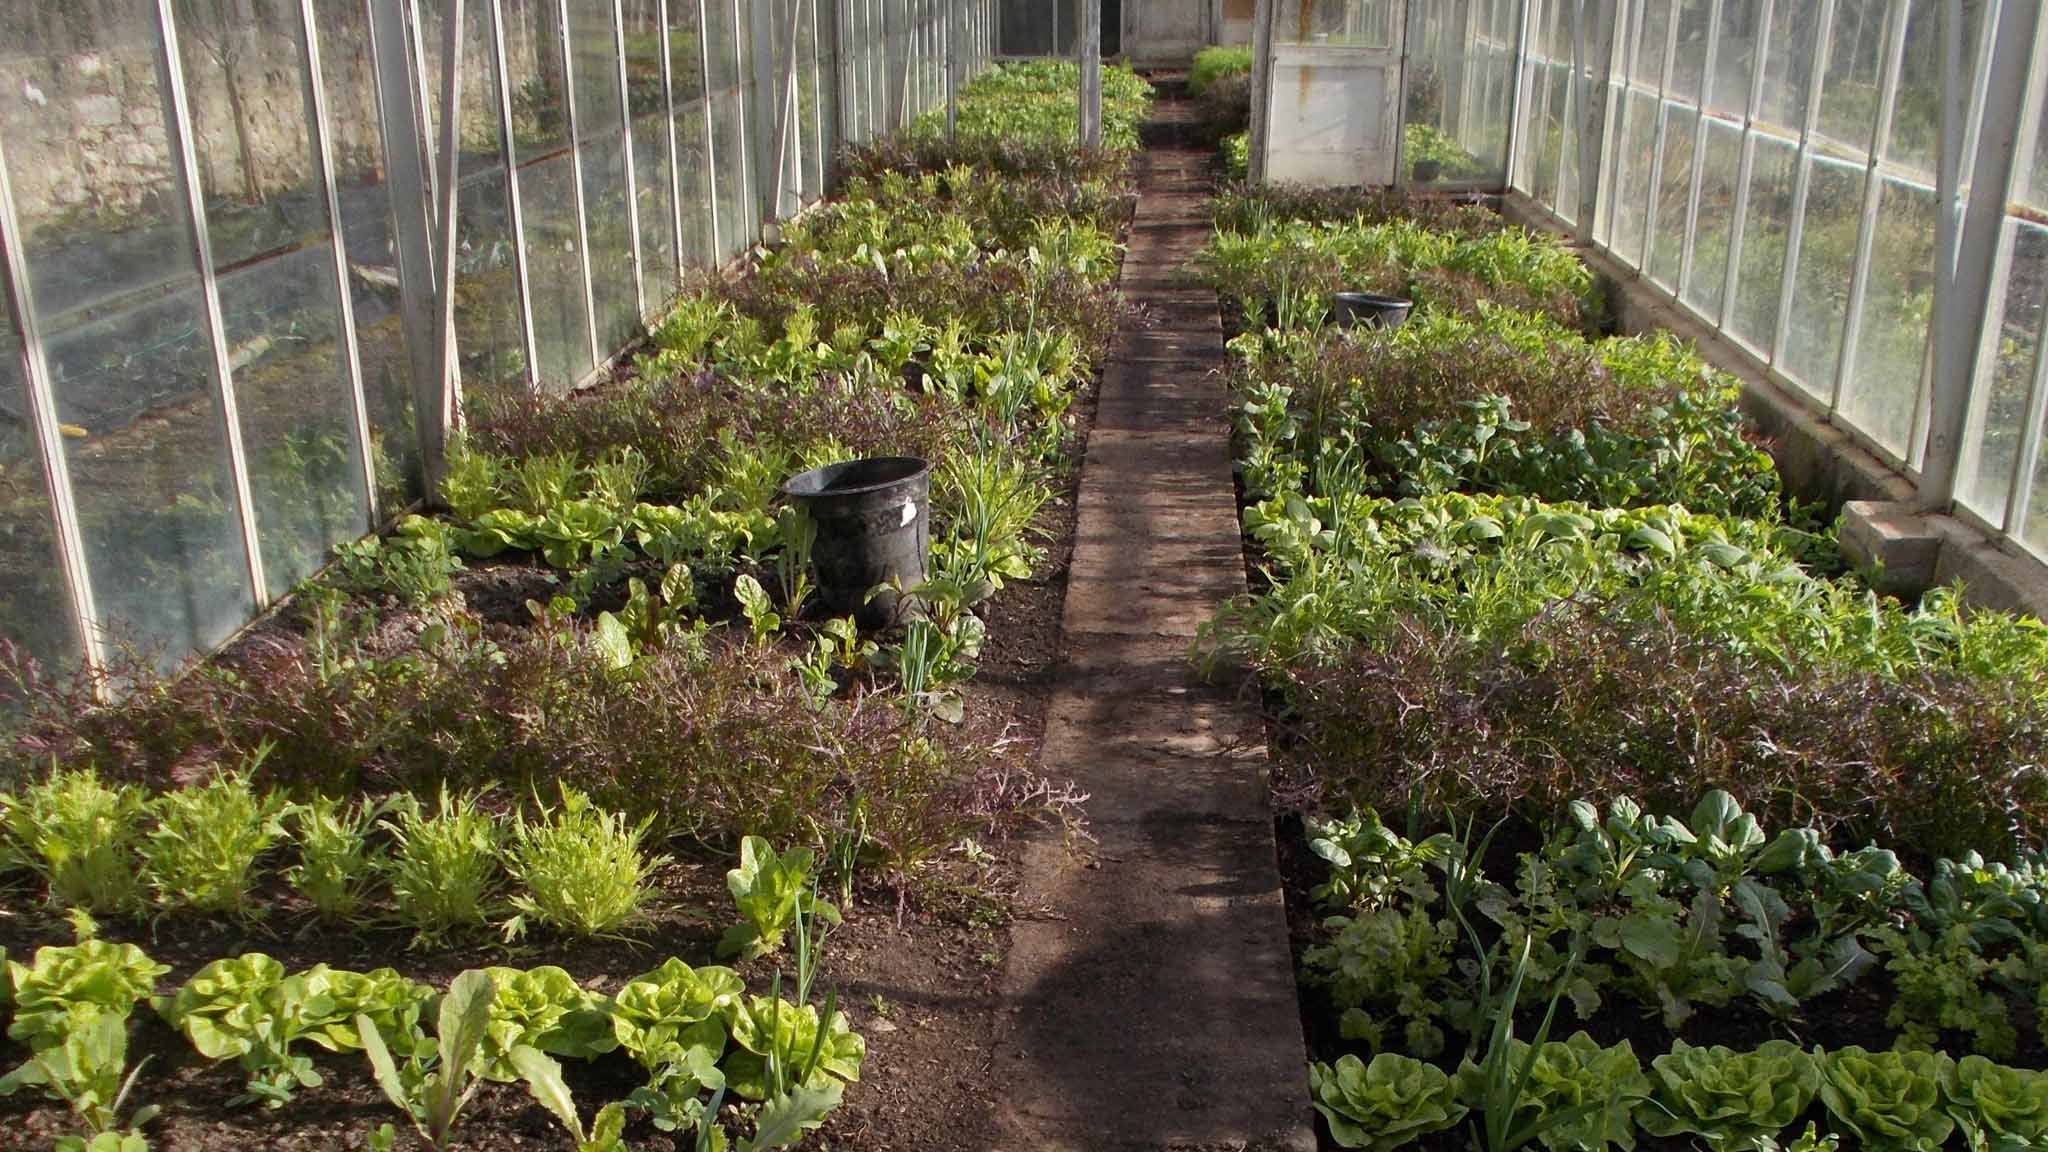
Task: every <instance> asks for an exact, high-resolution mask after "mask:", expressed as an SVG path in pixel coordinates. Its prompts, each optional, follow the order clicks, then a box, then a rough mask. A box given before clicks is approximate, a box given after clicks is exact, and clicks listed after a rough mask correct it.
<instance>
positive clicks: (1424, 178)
mask: <svg viewBox="0 0 2048 1152" xmlns="http://www.w3.org/2000/svg"><path fill="white" fill-rule="evenodd" d="M1443 174H1444V162H1443V161H1441V160H1417V161H1416V162H1415V182H1416V183H1417V184H1433V183H1435V182H1436V178H1437V177H1439V176H1441V175H1443Z"/></svg>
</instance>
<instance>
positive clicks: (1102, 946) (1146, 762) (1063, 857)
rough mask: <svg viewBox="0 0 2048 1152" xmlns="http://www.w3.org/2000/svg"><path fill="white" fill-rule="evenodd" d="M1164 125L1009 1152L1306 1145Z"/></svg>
mask: <svg viewBox="0 0 2048 1152" xmlns="http://www.w3.org/2000/svg"><path fill="white" fill-rule="evenodd" d="M1155 115H1156V116H1157V117H1158V119H1159V120H1160V121H1163V123H1155V124H1154V125H1149V126H1148V133H1147V135H1148V138H1156V137H1159V136H1164V137H1166V138H1167V139H1168V141H1169V142H1168V143H1163V144H1162V143H1155V144H1152V145H1151V146H1149V147H1148V148H1147V149H1146V151H1145V152H1144V154H1143V158H1142V160H1141V164H1142V171H1141V181H1140V185H1139V188H1140V192H1139V200H1138V208H1137V219H1136V223H1135V227H1134V230H1133V233H1132V237H1131V243H1130V250H1129V253H1128V255H1127V256H1126V258H1125V261H1124V267H1123V279H1122V287H1123V291H1124V294H1125V298H1126V304H1127V308H1126V311H1125V319H1124V321H1123V323H1122V327H1121V329H1120V331H1119V333H1118V336H1117V340H1116V345H1115V348H1114V351H1113V353H1112V355H1111V357H1110V361H1109V364H1108V367H1107V370H1106V373H1105V376H1104V380H1103V384H1102V393H1101V399H1100V403H1099V407H1098V411H1097V415H1096V424H1095V429H1094V432H1093V433H1092V435H1091V436H1090V439H1089V443H1088V454H1087V460H1086V463H1085V464H1084V465H1083V469H1082V472H1081V484H1080V497H1079V505H1080V507H1079V512H1080V519H1079V527H1078V530H1077V535H1076V539H1075V549H1074V558H1073V566H1072V568H1071V570H1070V573H1069V577H1068V587H1067V600H1066V607H1065V615H1064V621H1063V627H1064V639H1065V645H1064V646H1065V652H1064V657H1063V662H1062V664H1061V665H1060V667H1059V669H1058V671H1057V678H1056V680H1055V689H1054V695H1053V698H1052V701H1051V704H1050V708H1049V711H1048V715H1047V720H1046V731H1045V744H1044V748H1043V761H1044V767H1045V769H1046V771H1047V772H1048V773H1049V774H1050V775H1052V776H1053V777H1055V778H1059V777H1069V778H1072V779H1073V780H1074V781H1076V782H1077V783H1078V784H1079V785H1080V786H1081V787H1082V788H1083V789H1085V790H1086V791H1087V792H1089V793H1090V796H1091V799H1090V801H1089V803H1088V814H1089V821H1090V830H1091V832H1092V833H1093V835H1094V837H1095V842H1094V843H1093V844H1084V845H1078V846H1068V845H1063V844H1061V843H1058V842H1048V843H1039V844H1034V845H1032V846H1031V847H1030V849H1029V850H1028V851H1027V854H1026V858H1025V862H1024V880H1023V890H1022V892H1020V894H1019V899H1018V902H1017V908H1018V923H1017V924H1016V925H1015V929H1014V936H1013V946H1012V950H1011V953H1010V957H1009V960H1008V966H1007V968H1006V969H1005V971H1004V977H1003V984H1004V993H1005V996H1006V998H1007V1000H1008V1002H1009V1003H1010V1004H1011V1005H1012V1006H1013V1014H1014V1015H1013V1019H1012V1020H1011V1021H1010V1025H1009V1028H1008V1031H1007V1033H1006V1035H1005V1037H1004V1040H1003V1042H1002V1043H1001V1045H1000V1046H999V1048H998V1051H997V1053H996V1059H995V1064H994V1071H995V1073H996V1078H997V1080H998V1082H1001V1083H1005V1084H1007V1085H1008V1089H1007V1091H1006V1092H1005V1093H1004V1094H1003V1096H1002V1098H1000V1099H999V1100H995V1101H991V1102H990V1103H991V1105H992V1108H993V1109H994V1110H995V1111H996V1112H997V1113H998V1115H997V1120H998V1125H997V1127H998V1132H999V1135H998V1144H997V1147H999V1148H1000V1149H1003V1150H1004V1152H1025V1150H1027V1149H1028V1150H1031V1152H1041V1150H1077V1152H1078V1150H1084V1149H1085V1150H1088V1152H1110V1150H1119V1149H1131V1150H1136V1149H1219V1150H1220V1149H1233V1150H1243V1152H1252V1150H1267V1149H1289V1150H1295V1149H1299V1150H1304V1152H1308V1150H1312V1149H1314V1147H1315V1141H1314V1138H1313V1136H1312V1135H1311V1130H1310V1128H1309V1107H1308V1100H1307V1084H1306V1067H1305V1060H1306V1058H1305V1056H1304V1048H1303V1044H1302V1035H1301V1025H1300V1019H1299V1016H1298V1014H1297V1008H1296V998H1295V987H1294V974H1293V968H1292V964H1291V961H1290V957H1289V952H1288V941H1287V921H1286V915H1285V909H1284V906H1283V902H1282V896H1281V887H1280V874H1279V871H1278V868H1277V865H1276V863H1275V854H1274V845H1273V822H1272V817H1271V814H1270V812H1269V810H1268V807H1267V792H1266V751H1265V747H1264V730H1263V725H1262V722H1261V719H1260V716H1259V711H1258V706H1257V702H1256V701H1255V700H1253V699H1251V698H1249V697H1246V696H1244V695H1242V694H1240V693H1238V692H1235V691H1233V690H1231V689H1229V688H1227V687H1223V688H1219V687H1218V686H1215V685H1209V684H1204V683H1203V682H1202V680H1201V678H1200V676H1199V675H1198V674H1197V673H1196V671H1195V670H1194V668H1193V667H1191V665H1190V663H1189V660H1188V655H1189V649H1190V646H1191V643H1192V641H1193V639H1194V637H1195V633H1196V630H1197V629H1198V628H1199V627H1200V625H1201V624H1202V622H1203V621H1205V620H1206V619H1208V618H1209V616H1210V614H1211V613H1212V612H1213V611H1214V610H1215V608H1216V606H1217V605H1218V604H1219V603H1221V602H1222V601H1223V600H1224V599H1226V598H1227V597H1229V596H1232V595H1234V594H1237V593H1240V592H1242V591H1244V587H1245V577H1244V557H1243V552H1242V545H1241V542H1240V538H1239V535H1238V524H1237V503H1236V498H1235V494H1234V490H1233V487H1232V482H1231V460H1230V443H1229V429H1230V421H1229V413H1228V403H1227V397H1226V393H1225V389H1224V383H1223V380H1222V378H1221V375H1220V373H1219V372H1218V369H1219V368H1220V367H1221V366H1222V363H1223V355H1224V351H1223V334H1222V331H1221V329H1220V327H1219V325H1218V320H1217V302H1216V295H1215V293H1214V292H1211V291H1208V290H1205V289H1197V288H1195V287H1192V286H1190V285H1189V284H1187V283H1186V281H1185V278H1184V277H1183V275H1182V274H1181V269H1182V268H1183V267H1184V265H1185V264H1186V263H1187V261H1188V259H1189V258H1190V257H1191V256H1192V255H1193V254H1194V253H1196V252H1197V251H1199V250H1200V249H1201V247H1202V245H1203V243H1204V242H1205V240H1206V238H1207V236H1208V235H1209V234H1210V227H1209V223H1208V214H1207V199H1208V191H1209V182H1208V177H1207V175H1206V173H1207V170H1208V161H1209V157H1210V156H1211V155H1212V153H1211V152H1209V151H1208V150H1206V149H1196V148H1192V147H1186V146H1178V145H1177V143H1176V142H1174V138H1175V136H1176V135H1177V134H1176V133H1175V132H1174V131H1173V125H1174V124H1175V123H1176V122H1179V123H1185V122H1186V121H1187V119H1188V107H1187V105H1186V104H1185V103H1184V102H1180V101H1163V102H1162V103H1161V105H1160V107H1159V109H1158V111H1157V113H1155ZM1162 129H1163V130H1162ZM1070 847H1073V848H1074V850H1072V851H1070V850H1069V848H1070Z"/></svg>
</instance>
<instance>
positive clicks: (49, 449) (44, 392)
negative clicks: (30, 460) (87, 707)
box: [0, 139, 106, 692]
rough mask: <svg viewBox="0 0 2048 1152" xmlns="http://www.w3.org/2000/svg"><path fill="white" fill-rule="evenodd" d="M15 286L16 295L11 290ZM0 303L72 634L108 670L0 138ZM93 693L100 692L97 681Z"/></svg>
mask: <svg viewBox="0 0 2048 1152" xmlns="http://www.w3.org/2000/svg"><path fill="white" fill-rule="evenodd" d="M9 285H12V287H13V291H12V292H9V291H7V288H8V287H9ZM0 304H5V305H7V307H8V309H9V313H8V314H9V315H10V316H12V317H13V319H14V332H15V335H17V336H19V337H20V338H21V379H22V384H23V391H24V392H25V393H26V395H25V396H24V397H23V398H22V399H23V402H24V405H25V410H26V411H27V413H28V417H29V423H30V425H31V426H32V427H33V428H34V430H35V444H36V456H37V459H38V460H40V461H41V463H42V465H43V484H44V486H45V489H46V491H47V493H48V495H49V498H50V518H51V520H52V525H51V528H52V538H53V539H54V541H55V543H56V547H57V566H58V568H60V569H61V570H62V571H63V574H64V599H65V605H66V607H68V608H69V609H70V612H71V627H72V633H73V635H74V636H75V637H76V638H77V640H78V651H79V655H80V657H81V658H82V659H83V661H84V663H85V667H86V668H87V669H88V670H90V671H98V670H100V669H102V668H104V667H105V666H106V638H105V637H104V636H102V635H100V628H99V610H98V609H97V608H96V607H95V606H94V604H93V595H92V577H91V573H90V572H88V571H87V567H86V560H85V537H84V534H83V533H82V532H81V531H80V530H79V527H78V505H77V502H76V501H75V500H74V499H73V496H72V491H71V469H70V466H69V463H68V462H67V460H66V458H65V455H64V435H63V432H62V431H61V429H60V427H59V423H60V421H59V420H58V417H57V398H56V395H55V392H54V390H53V388H52V387H51V381H50V363H49V358H48V356H47V355H46V353H45V352H44V348H43V331H42V323H41V319H40V317H38V316H37V315H36V305H35V290H34V288H33V287H32V286H31V284H30V282H29V271H28V248H27V241H26V237H25V234H24V233H23V232H22V228H21V218H20V216H18V215H17V214H16V213H15V209H14V188H13V185H12V184H11V183H10V181H9V179H8V175H7V142H6V141H5V140H4V139H0ZM93 685H94V691H95V692H98V691H100V690H101V688H102V685H101V684H100V681H99V678H98V677H96V676H95V677H94V678H93Z"/></svg>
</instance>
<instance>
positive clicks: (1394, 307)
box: [1330, 292, 1415, 328]
mask: <svg viewBox="0 0 2048 1152" xmlns="http://www.w3.org/2000/svg"><path fill="white" fill-rule="evenodd" d="M1414 307H1415V305H1414V303H1413V302H1412V301H1408V300H1403V299H1401V298H1400V297H1398V296H1379V295H1375V294H1374V293H1371V292H1336V293H1332V294H1331V296H1330V320H1331V322H1332V323H1335V324H1336V325H1337V326H1338V327H1340V328H1353V327H1357V326H1358V325H1361V324H1363V325H1364V326H1366V327H1367V328H1399V327H1400V326H1401V325H1403V324H1405V323H1407V322H1408V313H1409V311H1410V310H1411V309H1413V308H1414Z"/></svg>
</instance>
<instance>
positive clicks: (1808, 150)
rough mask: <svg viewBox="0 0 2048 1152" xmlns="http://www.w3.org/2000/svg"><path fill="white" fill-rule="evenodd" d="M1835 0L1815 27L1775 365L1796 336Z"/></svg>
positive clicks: (1823, 3)
mask: <svg viewBox="0 0 2048 1152" xmlns="http://www.w3.org/2000/svg"><path fill="white" fill-rule="evenodd" d="M1834 29H1835V0H1820V20H1819V21H1818V22H1817V23H1816V24H1815V25H1814V33H1813V38H1814V45H1813V71H1812V73H1811V74H1810V75H1809V76H1808V77H1807V80H1806V107H1805V108H1803V109H1802V110H1801V112H1800V121H1799V151H1798V153H1797V155H1796V156H1794V157H1793V161H1792V165H1793V167H1792V172H1793V176H1792V214H1791V216H1790V220H1791V222H1792V223H1791V227H1790V228H1789V229H1787V231H1786V233H1785V271H1784V274H1783V276H1782V277H1781V278H1780V280H1779V282H1778V315H1777V318H1776V319H1775V320H1774V321H1773V322H1772V325H1771V356H1770V360H1771V365H1772V366H1773V367H1776V366H1777V365H1778V363H1779V362H1780V361H1782V360H1784V358H1785V345H1786V342H1787V341H1788V340H1790V339H1791V333H1792V292H1793V290H1794V289H1795V288H1797V287H1798V278H1799V247H1800V243H1801V241H1802V239H1803V238H1804V237H1805V234H1806V200H1807V195H1808V193H1809V191H1810V190H1811V189H1812V186H1813V139H1814V136H1815V135H1816V134H1817V133H1818V132H1819V130H1820V90H1821V81H1823V80H1824V79H1826V77H1827V71H1828V67H1827V62H1828V54H1829V50H1830V48H1831V47H1832V46H1833V42H1834Z"/></svg>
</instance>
